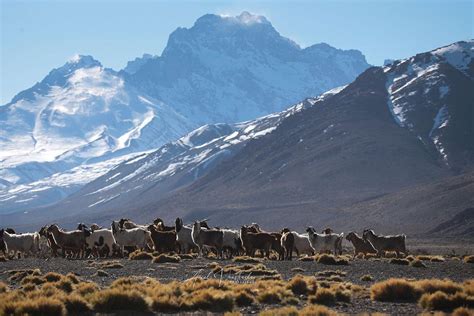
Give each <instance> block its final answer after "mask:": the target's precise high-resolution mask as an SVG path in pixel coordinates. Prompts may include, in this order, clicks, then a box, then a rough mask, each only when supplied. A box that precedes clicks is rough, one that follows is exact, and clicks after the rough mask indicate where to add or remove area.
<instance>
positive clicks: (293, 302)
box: [281, 296, 300, 305]
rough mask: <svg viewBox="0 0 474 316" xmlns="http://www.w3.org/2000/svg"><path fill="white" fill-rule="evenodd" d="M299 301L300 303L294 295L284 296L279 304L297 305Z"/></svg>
mask: <svg viewBox="0 0 474 316" xmlns="http://www.w3.org/2000/svg"><path fill="white" fill-rule="evenodd" d="M299 303H300V300H299V299H297V298H296V297H294V296H290V297H285V298H284V299H283V300H282V301H281V304H283V305H298V304H299Z"/></svg>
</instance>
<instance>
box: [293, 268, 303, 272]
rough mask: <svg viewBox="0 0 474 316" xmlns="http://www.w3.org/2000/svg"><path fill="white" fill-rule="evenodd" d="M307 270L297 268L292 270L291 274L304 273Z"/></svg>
mask: <svg viewBox="0 0 474 316" xmlns="http://www.w3.org/2000/svg"><path fill="white" fill-rule="evenodd" d="M304 271H305V270H304V269H303V268H300V267H296V268H292V269H291V272H304Z"/></svg>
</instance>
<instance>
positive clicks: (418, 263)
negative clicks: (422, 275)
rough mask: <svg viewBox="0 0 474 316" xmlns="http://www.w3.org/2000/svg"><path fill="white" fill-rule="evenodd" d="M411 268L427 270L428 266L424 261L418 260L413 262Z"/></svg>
mask: <svg viewBox="0 0 474 316" xmlns="http://www.w3.org/2000/svg"><path fill="white" fill-rule="evenodd" d="M410 266H411V267H415V268H426V265H425V264H424V263H423V261H421V260H418V259H415V260H413V261H411V262H410Z"/></svg>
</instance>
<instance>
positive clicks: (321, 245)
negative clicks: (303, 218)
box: [306, 227, 344, 255]
mask: <svg viewBox="0 0 474 316" xmlns="http://www.w3.org/2000/svg"><path fill="white" fill-rule="evenodd" d="M306 231H307V232H308V237H309V243H310V244H311V248H313V250H314V251H315V252H316V253H320V252H326V251H331V252H334V254H335V255H337V254H340V248H341V243H342V239H343V238H344V233H341V234H339V235H338V234H334V233H331V234H318V233H316V232H315V231H314V228H312V227H308V229H307V230H306Z"/></svg>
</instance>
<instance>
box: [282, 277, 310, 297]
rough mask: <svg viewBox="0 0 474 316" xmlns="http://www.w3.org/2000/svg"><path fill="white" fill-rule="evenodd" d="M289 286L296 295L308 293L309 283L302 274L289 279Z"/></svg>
mask: <svg viewBox="0 0 474 316" xmlns="http://www.w3.org/2000/svg"><path fill="white" fill-rule="evenodd" d="M287 288H288V289H290V290H291V292H293V294H295V295H306V294H308V284H307V283H306V281H305V280H304V278H303V276H301V275H296V276H294V277H293V278H292V279H291V280H290V281H288V284H287Z"/></svg>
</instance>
